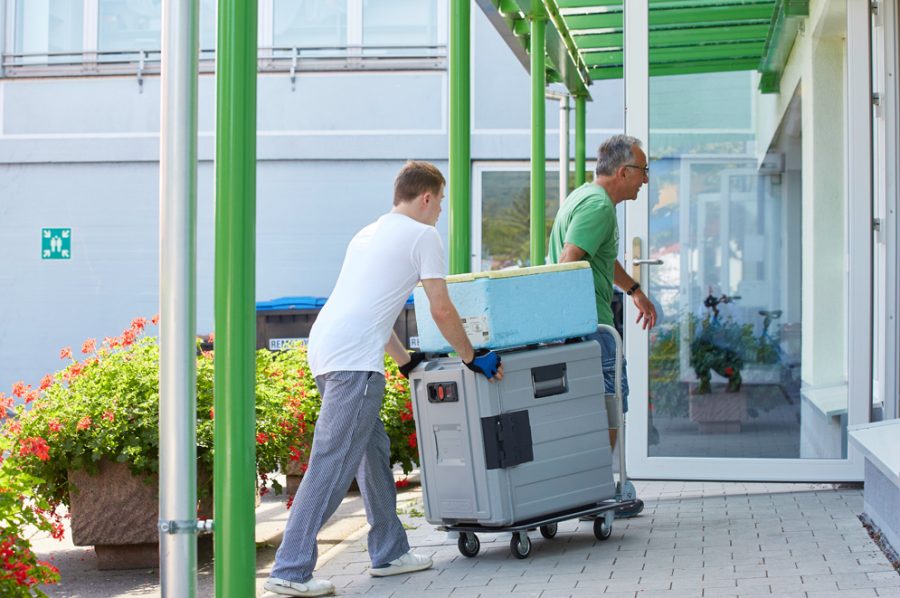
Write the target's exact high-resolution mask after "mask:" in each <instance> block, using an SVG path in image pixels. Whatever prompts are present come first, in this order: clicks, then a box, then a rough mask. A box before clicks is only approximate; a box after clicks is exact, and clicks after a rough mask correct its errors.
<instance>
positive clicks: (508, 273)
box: [447, 261, 591, 284]
mask: <svg viewBox="0 0 900 598" xmlns="http://www.w3.org/2000/svg"><path fill="white" fill-rule="evenodd" d="M590 267H591V265H590V264H589V263H587V262H584V261H581V262H566V263H565V264H547V265H545V266H529V267H527V268H509V269H507V270H491V271H489V272H477V273H475V274H472V273H468V274H453V275H452V276H448V277H447V284H452V283H455V282H472V281H473V280H476V279H479V278H493V279H498V278H512V277H514V276H531V275H532V274H546V273H548V272H566V271H568V270H583V269H585V268H590Z"/></svg>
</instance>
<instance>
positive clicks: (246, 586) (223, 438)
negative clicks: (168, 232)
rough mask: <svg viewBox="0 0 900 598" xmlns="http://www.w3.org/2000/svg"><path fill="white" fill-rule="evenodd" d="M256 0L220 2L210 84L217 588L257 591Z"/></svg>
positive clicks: (225, 592)
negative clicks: (213, 81) (212, 93)
mask: <svg viewBox="0 0 900 598" xmlns="http://www.w3.org/2000/svg"><path fill="white" fill-rule="evenodd" d="M256 15H257V2H256V0H219V34H218V51H217V54H218V57H217V62H218V64H217V89H216V100H217V102H216V106H217V107H216V119H217V120H216V268H215V270H216V272H215V293H216V310H215V320H216V354H215V360H216V372H215V384H216V394H215V443H216V452H215V463H214V479H215V496H214V501H215V505H214V508H215V518H216V531H215V541H214V548H215V559H216V564H215V568H216V596H217V597H218V598H223V597H236V598H237V597H240V598H245V597H246V596H255V595H256V543H255V525H256V519H255V513H254V507H255V497H254V487H255V484H256V463H255V462H256V453H255V451H256V445H255V433H254V431H255V421H256V415H255V384H256V376H255V372H256V361H255V351H256V304H255V260H256V72H257V48H256V45H257V44H256V27H257V24H256V22H257V16H256Z"/></svg>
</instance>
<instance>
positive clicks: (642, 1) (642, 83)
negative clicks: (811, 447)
mask: <svg viewBox="0 0 900 598" xmlns="http://www.w3.org/2000/svg"><path fill="white" fill-rule="evenodd" d="M648 3H649V2H648V0H629V2H626V3H625V4H624V10H625V44H624V47H625V75H624V77H625V107H626V108H625V131H626V133H627V134H629V135H633V136H635V137H637V138H639V139H641V140H642V141H644V142H645V143H647V142H648V140H649V122H650V119H649V97H650V96H649V91H650V89H649V87H650V86H649V45H648V41H649V35H648V28H649V7H648ZM870 23H871V21H870V14H869V2H868V1H866V0H847V27H848V32H847V33H848V35H847V38H848V41H847V72H846V77H847V81H846V90H847V91H846V93H847V97H846V101H847V104H846V106H847V108H846V114H847V117H846V121H845V132H846V135H847V137H846V138H847V148H849V149H852V151H848V152H847V155H846V156H845V163H846V165H847V177H846V188H845V193H846V194H847V197H853V198H854V201H853V205H854V208H853V209H852V210H848V251H849V255H848V270H849V271H848V274H847V285H848V288H850V289H853V292H851V293H848V295H849V296H848V303H847V306H848V315H847V318H848V321H847V327H848V330H849V334H848V337H847V342H848V349H849V350H848V353H847V354H848V356H849V357H848V362H847V377H848V427H849V426H853V425H857V424H862V423H866V422H868V421H869V410H870V406H871V396H872V395H871V388H872V355H871V347H872V323H871V316H872V310H871V302H872V290H871V289H872V286H871V285H872V279H871V266H872V245H871V236H872V235H871V233H872V231H871V224H872V209H871V198H872V157H871V143H872V121H871V118H872V117H871V114H872V111H871V89H872V86H871V81H870V76H869V73H871V50H870V46H869V43H870V41H869V40H870V35H871V29H870ZM649 153H650V152H649V151H648V154H649ZM857 198H860V199H861V198H868V199H869V201H865V200H864V199H863V200H861V201H860V200H858V199H857ZM625 210H626V211H625V239H626V241H625V246H626V252H625V260H624V262H623V266H624V267H625V269H626V270H627V271H629V272H631V267H632V263H631V262H632V260H633V259H635V256H634V252H633V250H632V248H633V247H634V245H633V241H634V240H635V239H639V240H640V241H642V242H643V245H644V247H647V240H648V239H649V207H648V188H647V186H646V185H645V186H644V187H643V188H642V189H641V192H640V194H639V196H638V198H637V201H630V202H627V203H626V208H625ZM644 254H645V255H643V256H641V257H644V258H646V257H647V255H646V249H645V250H644ZM647 268H648V266H646V265H645V266H641V272H640V273H641V276H642V277H643V278H646V277H647V274H648V272H647ZM636 317H637V310H636V309H635V307H634V305H633V304H632V303H631V302H628V301H626V302H625V318H624V319H625V322H624V325H625V327H626V332H625V337H626V339H627V341H626V346H625V354H626V359H627V360H628V363H629V368H628V369H629V372H628V373H629V386H630V392H631V400H630V401H629V404H630V411H629V414H628V415H629V417H628V426H627V432H628V433H627V435H626V442H625V448H626V458H627V466H628V471H629V474H630V475H631V476H632V477H635V478H642V479H679V480H722V481H737V480H746V481H784V482H788V481H791V482H805V481H847V480H862V478H863V459H862V456H861V455H860V453H859V451H858V450H857V449H856V448H855V447H854V446H853V444H852V443H848V444H849V446H848V454H847V458H846V459H759V458H746V459H733V458H731V459H729V458H690V457H650V456H649V454H648V416H649V407H648V395H649V380H648V373H649V368H648V358H649V333H648V332H647V331H644V330H642V329H641V328H640V327H639V326H638V325H636V324H635V323H634V322H635V318H636Z"/></svg>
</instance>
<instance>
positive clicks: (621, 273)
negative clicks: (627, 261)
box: [613, 260, 635, 291]
mask: <svg viewBox="0 0 900 598" xmlns="http://www.w3.org/2000/svg"><path fill="white" fill-rule="evenodd" d="M613 282H614V283H616V286H617V287H619V288H620V289H622V290H623V291H627V290H628V289H630V288H631V287H633V286H634V283H635V280H634V279H633V278H632V277H631V276H629V275H628V272H626V271H625V268H623V267H622V264H620V263H619V260H616V268H615V272H614V274H613Z"/></svg>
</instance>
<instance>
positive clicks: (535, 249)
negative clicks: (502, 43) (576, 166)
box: [530, 4, 547, 266]
mask: <svg viewBox="0 0 900 598" xmlns="http://www.w3.org/2000/svg"><path fill="white" fill-rule="evenodd" d="M536 6H538V7H539V6H540V5H539V4H537V5H536ZM530 18H531V244H530V245H531V265H532V266H540V265H542V264H543V263H544V254H545V244H544V241H545V237H546V235H547V232H546V228H547V225H546V219H547V218H546V195H547V185H546V179H547V173H546V167H547V148H546V134H547V114H546V112H547V104H546V100H545V97H544V96H545V90H546V88H547V79H546V74H545V68H546V65H545V60H544V57H545V53H544V40H545V33H546V31H547V16H546V15H545V14H544V13H543V12H542V11H541V10H539V9H536V10H535V12H534V13H533V14H532V15H531V17H530Z"/></svg>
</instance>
